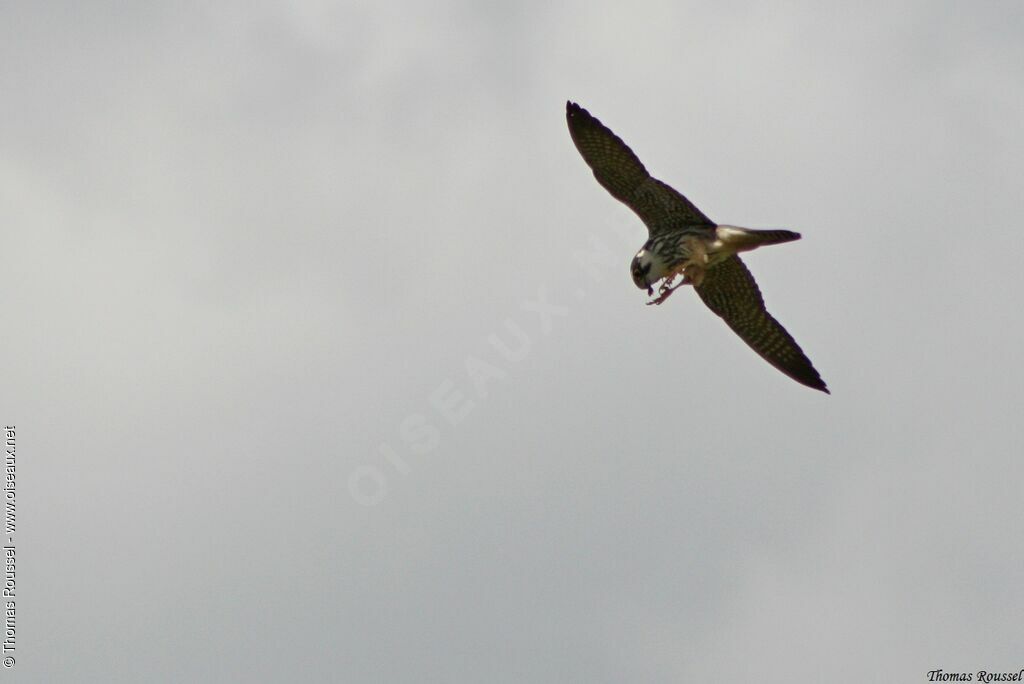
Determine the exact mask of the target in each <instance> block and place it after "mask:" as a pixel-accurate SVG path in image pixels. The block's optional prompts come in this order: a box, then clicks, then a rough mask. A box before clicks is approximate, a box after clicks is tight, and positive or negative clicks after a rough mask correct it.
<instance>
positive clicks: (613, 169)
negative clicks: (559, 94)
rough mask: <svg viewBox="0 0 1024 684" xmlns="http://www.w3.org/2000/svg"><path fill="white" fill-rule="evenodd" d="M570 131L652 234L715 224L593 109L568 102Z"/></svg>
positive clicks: (603, 179) (593, 166)
mask: <svg viewBox="0 0 1024 684" xmlns="http://www.w3.org/2000/svg"><path fill="white" fill-rule="evenodd" d="M565 118H566V120H567V121H568V123H569V134H570V135H571V136H572V141H573V142H574V143H575V144H576V149H578V150H579V151H580V154H581V155H582V156H583V160H584V161H585V162H587V165H588V166H589V167H590V168H591V169H593V171H594V177H595V178H597V182H598V183H600V184H601V185H602V186H604V188H605V190H607V191H608V192H610V193H611V194H612V196H613V197H615V199H617V200H619V201H621V202H623V203H624V204H625V205H626V206H628V207H629V208H630V209H632V210H633V211H635V212H636V214H637V216H639V217H640V220H641V221H643V222H644V225H646V226H647V229H648V230H649V231H650V233H651V235H655V234H658V233H662V232H665V231H668V230H671V229H673V228H677V227H680V226H714V225H715V224H714V223H712V221H711V219H709V218H708V217H707V216H705V215H704V214H702V213H701V211H700V210H699V209H698V208H697V207H695V206H694V205H693V203H692V202H690V200H688V199H686V198H685V197H683V195H681V194H680V193H679V192H677V191H675V190H674V189H672V188H671V187H669V186H668V185H666V184H665V183H662V182H661V181H660V180H658V179H657V178H654V177H652V176H651V174H649V173H647V169H645V168H644V165H643V164H642V163H640V160H639V159H638V158H637V156H636V155H635V154H633V150H631V149H629V146H627V145H626V143H624V142H622V140H621V139H620V138H619V137H618V136H617V135H615V134H614V133H612V132H611V131H610V130H609V129H608V128H607V127H605V126H604V125H603V124H602V123H601V122H600V121H598V120H597V118H595V117H593V116H591V114H590V112H588V111H587V110H586V109H583V107H580V106H579V105H578V104H576V103H574V102H567V103H566V106H565Z"/></svg>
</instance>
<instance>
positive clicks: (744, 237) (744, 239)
mask: <svg viewBox="0 0 1024 684" xmlns="http://www.w3.org/2000/svg"><path fill="white" fill-rule="evenodd" d="M715 230H716V232H717V233H718V239H719V240H721V241H722V243H723V244H725V245H728V246H729V247H730V248H732V249H734V250H735V251H737V252H746V251H749V250H751V249H757V248H758V247H764V246H765V245H777V244H780V243H783V242H792V241H793V240H799V239H800V233H794V232H793V231H791V230H778V229H774V230H757V229H754V228H739V227H737V226H718V228H716V229H715Z"/></svg>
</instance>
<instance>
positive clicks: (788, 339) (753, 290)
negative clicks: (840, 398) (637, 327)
mask: <svg viewBox="0 0 1024 684" xmlns="http://www.w3.org/2000/svg"><path fill="white" fill-rule="evenodd" d="M695 289H696V290H697V294H698V295H700V298H701V299H702V300H704V303H705V304H707V306H708V308H709V309H711V310H712V311H714V312H715V313H716V314H718V315H719V316H721V317H722V319H723V320H724V321H725V322H726V324H728V326H729V327H730V328H732V329H733V332H735V333H736V334H737V335H739V336H740V337H741V338H742V339H743V341H744V342H746V343H747V344H748V345H750V348H751V349H753V350H754V351H756V352H757V353H758V354H760V355H761V358H763V359H764V360H765V361H767V362H768V363H770V364H772V365H773V366H775V367H776V368H778V369H779V370H780V371H782V372H783V373H785V374H786V375H788V376H789V377H791V378H793V379H794V380H796V381H797V382H799V383H801V384H803V385H807V386H808V387H813V388H814V389H816V390H821V391H822V392H825V393H826V394H829V393H830V392H829V391H828V387H826V385H825V381H824V380H822V379H821V376H820V375H818V371H816V370H815V369H814V366H813V365H812V364H811V360H810V359H808V358H807V356H806V355H805V354H804V352H803V350H802V349H800V345H798V344H797V343H796V340H794V339H793V336H792V335H790V334H789V333H788V332H786V329H785V328H783V327H782V325H781V324H780V323H779V322H778V321H777V320H775V319H774V318H773V317H772V315H771V314H770V313H768V311H767V309H765V307H764V300H763V299H762V297H761V291H760V290H759V289H758V287H757V282H756V281H755V280H754V276H752V275H751V274H750V271H748V270H747V267H746V266H745V265H744V263H743V262H742V261H740V258H739V257H738V256H736V255H733V256H731V257H729V258H728V259H726V260H725V261H722V262H720V263H718V264H715V265H714V266H712V267H711V268H709V269H708V270H707V272H706V273H705V274H704V281H703V282H702V283H701V284H700V285H699V286H698V287H696V288H695Z"/></svg>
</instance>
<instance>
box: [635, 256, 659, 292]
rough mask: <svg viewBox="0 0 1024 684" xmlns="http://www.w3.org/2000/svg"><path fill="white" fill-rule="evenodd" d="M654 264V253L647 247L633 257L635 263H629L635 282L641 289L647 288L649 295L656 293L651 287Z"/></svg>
mask: <svg viewBox="0 0 1024 684" xmlns="http://www.w3.org/2000/svg"><path fill="white" fill-rule="evenodd" d="M653 265H654V259H653V255H652V254H651V253H650V252H648V251H647V250H646V249H641V250H640V251H639V252H637V253H636V256H635V257H633V263H631V264H630V265H629V271H630V273H632V274H633V282H634V283H635V284H636V286H637V287H639V288H640V289H641V290H647V294H649V295H652V294H654V289H653V288H652V287H651V267H652V266H653ZM655 280H657V278H655Z"/></svg>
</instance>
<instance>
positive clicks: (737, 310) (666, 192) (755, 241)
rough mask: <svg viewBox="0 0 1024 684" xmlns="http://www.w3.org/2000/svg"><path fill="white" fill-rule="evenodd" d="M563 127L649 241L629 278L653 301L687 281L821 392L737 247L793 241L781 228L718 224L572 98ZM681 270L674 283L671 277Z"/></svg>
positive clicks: (795, 236) (751, 341) (763, 350)
mask: <svg viewBox="0 0 1024 684" xmlns="http://www.w3.org/2000/svg"><path fill="white" fill-rule="evenodd" d="M565 116H566V119H567V120H568V122H569V133H570V135H572V140H573V142H574V143H576V149H578V150H579V151H580V154H581V155H583V160H584V161H585V162H587V165H588V166H589V167H590V168H591V169H593V171H594V177H595V178H597V182H598V183H600V184H601V185H602V186H604V189H605V190H607V191H608V192H610V193H611V194H612V196H613V197H615V199H617V200H619V201H620V202H623V203H624V204H625V205H626V206H628V207H629V208H630V209H632V210H633V211H634V212H636V214H637V216H639V217H640V220H641V221H643V222H644V225H646V226H647V231H648V233H649V239H648V240H647V242H645V243H644V245H643V247H641V248H640V251H639V252H637V254H636V256H635V257H633V263H632V265H631V266H630V269H631V271H632V274H633V282H634V283H636V286H637V287H639V288H640V289H645V290H647V294H648V295H652V296H653V295H654V289H653V284H654V283H657V282H658V281H659V280H660V281H662V282H661V285H660V286H659V288H658V297H656V298H655V299H652V300H651V301H649V302H647V303H648V304H661V303H662V302H664V301H665V300H666V299H668V297H669V295H671V294H672V293H673V292H675V290H676V289H677V288H678V287H680V286H681V285H693V287H694V289H695V290H696V291H697V294H698V295H699V296H700V298H701V299H702V300H703V301H704V303H705V304H706V305H707V307H708V308H709V309H711V310H712V311H714V312H715V313H716V314H718V315H719V316H721V317H722V319H723V320H724V321H725V322H726V324H727V325H728V326H729V327H730V328H732V329H733V332H735V333H736V334H737V335H739V336H740V338H741V339H742V340H743V341H744V342H746V343H747V344H748V345H750V348H751V349H753V350H754V351H756V352H757V353H758V354H760V355H761V357H762V358H763V359H764V360H765V361H767V362H768V363H770V364H772V365H773V366H775V367H776V368H778V369H779V370H780V371H782V372H783V373H785V374H786V375H788V376H789V377H791V378H793V379H794V380H796V381H797V382H799V383H801V384H804V385H807V386H808V387H812V388H814V389H817V390H821V391H822V392H826V393H828V388H827V387H826V386H825V382H824V381H823V380H822V379H821V376H820V375H818V371H816V370H815V369H814V366H813V365H811V361H810V359H808V358H807V356H806V355H804V353H803V350H801V349H800V345H798V344H797V343H796V340H794V339H793V337H792V336H791V335H790V334H789V333H788V332H786V329H785V328H783V327H782V325H780V324H779V322H778V321H776V320H775V319H774V318H772V316H771V314H769V313H768V311H767V310H766V309H765V308H764V300H763V299H762V298H761V292H760V290H759V289H758V287H757V283H756V282H755V281H754V277H753V276H752V275H751V274H750V271H748V270H747V267H746V266H745V265H744V264H743V262H742V261H740V258H739V256H737V253H738V252H747V251H750V250H752V249H757V248H758V247H761V246H763V245H775V244H779V243H782V242H790V241H792V240H799V239H800V234H799V233H794V232H792V231H789V230H754V229H751V228H739V227H737V226H725V225H718V224H716V223H715V222H714V221H712V220H711V219H709V218H708V217H707V216H705V215H704V214H703V213H701V211H700V210H699V209H697V207H695V206H693V204H692V203H691V202H690V201H689V200H688V199H686V198H685V197H683V196H682V195H681V194H680V193H678V192H676V191H675V190H673V189H672V188H671V187H669V186H668V185H666V184H665V183H662V182H661V181H660V180H658V179H656V178H653V177H652V176H651V174H649V173H647V169H645V168H644V165H643V164H642V163H640V160H639V159H638V158H637V156H636V155H635V154H633V151H632V150H631V149H629V147H628V146H627V145H626V143H624V142H622V140H621V139H619V137H618V136H616V135H615V134H614V133H612V132H611V131H610V130H608V128H606V127H605V126H604V125H603V124H602V123H601V122H600V121H598V120H597V119H596V118H594V117H593V116H591V115H590V112H588V111H587V110H586V109H583V108H582V107H580V106H579V105H578V104H575V103H573V102H567V103H566V110H565ZM679 275H682V276H683V277H682V280H680V281H679V283H678V284H676V285H675V286H673V285H672V282H673V281H674V280H675V279H676V277H678V276H679Z"/></svg>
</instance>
